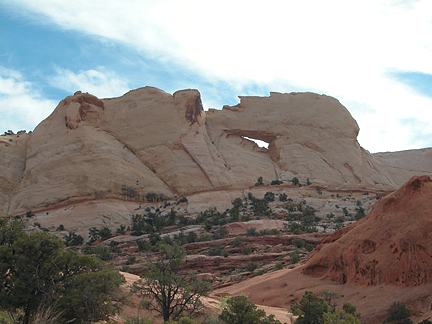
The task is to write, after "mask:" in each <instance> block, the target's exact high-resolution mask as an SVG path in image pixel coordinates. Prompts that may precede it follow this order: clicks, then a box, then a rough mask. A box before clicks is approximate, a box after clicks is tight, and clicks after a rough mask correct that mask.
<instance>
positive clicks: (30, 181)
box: [0, 87, 432, 215]
mask: <svg viewBox="0 0 432 324" xmlns="http://www.w3.org/2000/svg"><path fill="white" fill-rule="evenodd" d="M358 131H359V129H358V126H357V123H356V122H355V120H354V119H353V118H352V117H351V115H350V114H349V112H348V111H347V110H346V109H345V108H344V107H343V106H342V105H341V104H340V103H339V102H338V101H337V100H336V99H334V98H331V97H327V96H322V95H317V94H313V93H293V94H280V93H271V95H270V96H269V97H241V101H240V103H239V104H238V105H237V106H234V107H228V106H226V107H224V109H222V110H210V111H207V112H205V111H204V110H203V107H202V103H201V98H200V94H199V92H198V91H197V90H182V91H178V92H176V93H174V95H171V94H168V93H166V92H164V91H162V90H159V89H156V88H152V87H145V88H141V89H137V90H133V91H130V92H128V93H127V94H125V95H123V96H122V97H119V98H112V99H103V100H100V99H98V98H96V97H94V96H92V95H90V94H87V93H81V92H77V93H75V94H74V95H73V96H69V97H67V98H65V99H64V100H62V101H61V102H60V104H59V105H58V107H57V108H56V109H55V111H54V112H53V113H52V114H51V116H49V117H48V118H47V119H46V120H44V121H43V122H42V123H41V124H40V125H39V126H38V127H36V129H35V130H34V132H33V133H32V134H24V135H23V136H21V137H19V139H18V138H15V137H14V136H15V135H7V136H2V137H1V140H0V157H1V159H0V215H6V214H22V213H25V212H26V211H28V210H33V211H35V210H43V209H47V208H51V207H55V206H59V205H68V204H73V203H77V202H80V201H88V200H92V199H107V198H114V199H122V200H131V201H137V202H144V201H154V200H163V199H173V198H176V197H178V196H183V195H188V194H192V193H197V192H208V191H212V190H222V189H226V190H228V189H243V188H248V187H250V186H252V185H253V184H254V183H255V182H256V180H257V178H258V177H260V176H262V177H263V179H264V183H270V182H271V181H273V180H283V181H290V180H291V179H292V178H293V177H298V178H299V179H300V181H301V182H306V179H309V180H310V181H311V182H312V183H314V184H318V185H323V186H328V187H333V188H370V189H379V190H394V189H395V188H396V187H397V182H396V181H395V180H394V177H396V172H393V171H392V172H391V173H389V172H388V171H387V169H386V167H384V166H383V164H384V165H389V164H388V163H387V164H385V162H384V160H386V159H385V157H384V158H381V157H380V160H377V158H375V157H374V156H373V155H371V154H369V153H368V152H367V151H365V150H364V149H362V148H361V147H360V146H359V144H358V143H357V140H356V137H357V133H358ZM248 138H253V139H260V140H264V141H266V142H268V143H269V148H268V149H265V148H260V147H258V146H257V145H256V144H255V143H254V142H253V141H251V140H249V139H248ZM10 140H12V142H10ZM428 168H429V166H428V167H426V170H424V171H428ZM431 169H432V168H431ZM392 170H393V169H392ZM407 174H408V173H407ZM403 177H404V176H400V177H398V178H397V181H400V179H402V178H403Z"/></svg>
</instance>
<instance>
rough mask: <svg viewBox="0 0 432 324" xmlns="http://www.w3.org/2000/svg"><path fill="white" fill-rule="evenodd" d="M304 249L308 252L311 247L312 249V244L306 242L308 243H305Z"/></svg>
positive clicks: (311, 249) (310, 250)
mask: <svg viewBox="0 0 432 324" xmlns="http://www.w3.org/2000/svg"><path fill="white" fill-rule="evenodd" d="M305 249H306V251H308V252H312V251H313V249H314V246H313V245H312V244H310V243H308V244H306V245H305Z"/></svg>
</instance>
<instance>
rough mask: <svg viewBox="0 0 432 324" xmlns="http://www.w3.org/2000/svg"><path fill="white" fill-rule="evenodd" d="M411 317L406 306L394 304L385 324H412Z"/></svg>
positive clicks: (388, 312)
mask: <svg viewBox="0 0 432 324" xmlns="http://www.w3.org/2000/svg"><path fill="white" fill-rule="evenodd" d="M410 317H411V312H410V311H409V310H408V309H407V308H406V306H405V304H403V303H400V302H394V303H393V304H391V306H390V308H389V309H388V310H387V317H386V319H385V320H384V322H383V323H391V324H412V321H411V319H410Z"/></svg>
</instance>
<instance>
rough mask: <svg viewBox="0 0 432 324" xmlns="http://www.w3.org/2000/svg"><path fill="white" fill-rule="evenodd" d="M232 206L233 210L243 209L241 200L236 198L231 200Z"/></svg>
mask: <svg viewBox="0 0 432 324" xmlns="http://www.w3.org/2000/svg"><path fill="white" fill-rule="evenodd" d="M232 205H233V207H234V208H237V209H239V208H241V207H243V201H242V200H241V198H236V199H234V200H233V202H232Z"/></svg>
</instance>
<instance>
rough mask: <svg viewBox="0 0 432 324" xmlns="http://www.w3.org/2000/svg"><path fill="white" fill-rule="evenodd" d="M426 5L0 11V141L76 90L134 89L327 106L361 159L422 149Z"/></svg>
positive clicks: (11, 6)
mask: <svg viewBox="0 0 432 324" xmlns="http://www.w3.org/2000/svg"><path fill="white" fill-rule="evenodd" d="M431 58H432V1H430V0H413V1H401V0H383V1H380V0H358V1H357V0H328V1H322V0H305V1H295V0H268V1H254V0H249V1H243V0H230V1H228V0H219V1H211V0H207V1H202V0H182V1H170V0H159V1H154V0H153V1H144V0H141V1H139V0H123V1H110V0H92V1H88V0H74V1H73V5H71V1H68V0H41V1H34V0H14V1H9V0H3V1H2V2H0V116H1V117H0V132H4V131H6V130H9V129H12V130H13V131H15V132H16V131H18V130H21V129H27V130H32V129H34V127H35V126H36V125H37V124H38V123H39V122H41V121H42V120H43V119H44V118H46V117H47V116H48V115H49V114H50V113H51V112H52V111H53V110H54V108H55V107H56V106H57V104H58V102H59V101H60V100H62V99H63V98H64V97H66V96H68V95H70V94H73V93H74V92H75V91H77V90H81V91H83V92H89V93H92V94H94V95H96V96H98V97H100V98H104V97H114V96H120V95H122V94H124V93H125V92H127V91H129V90H131V89H135V88H138V87H143V86H147V85H149V86H155V87H158V88H160V89H162V90H164V91H166V92H169V93H173V92H175V91H177V90H181V89H186V88H196V89H198V90H199V91H200V92H201V96H202V100H203V104H204V107H205V109H208V108H222V106H223V105H235V104H237V103H238V98H237V96H238V95H260V96H267V95H268V94H269V92H270V91H278V92H302V91H311V92H317V93H320V94H327V95H330V96H333V97H335V98H337V99H339V100H340V101H341V103H342V104H343V105H344V106H345V107H347V109H348V110H349V111H350V113H351V114H352V115H353V117H354V118H355V119H356V120H357V123H358V124H359V126H360V134H359V138H358V140H359V142H360V144H361V145H362V146H363V147H364V148H365V149H367V150H369V151H371V152H378V151H397V150H405V149H413V148H422V147H431V146H432V59H431Z"/></svg>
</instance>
